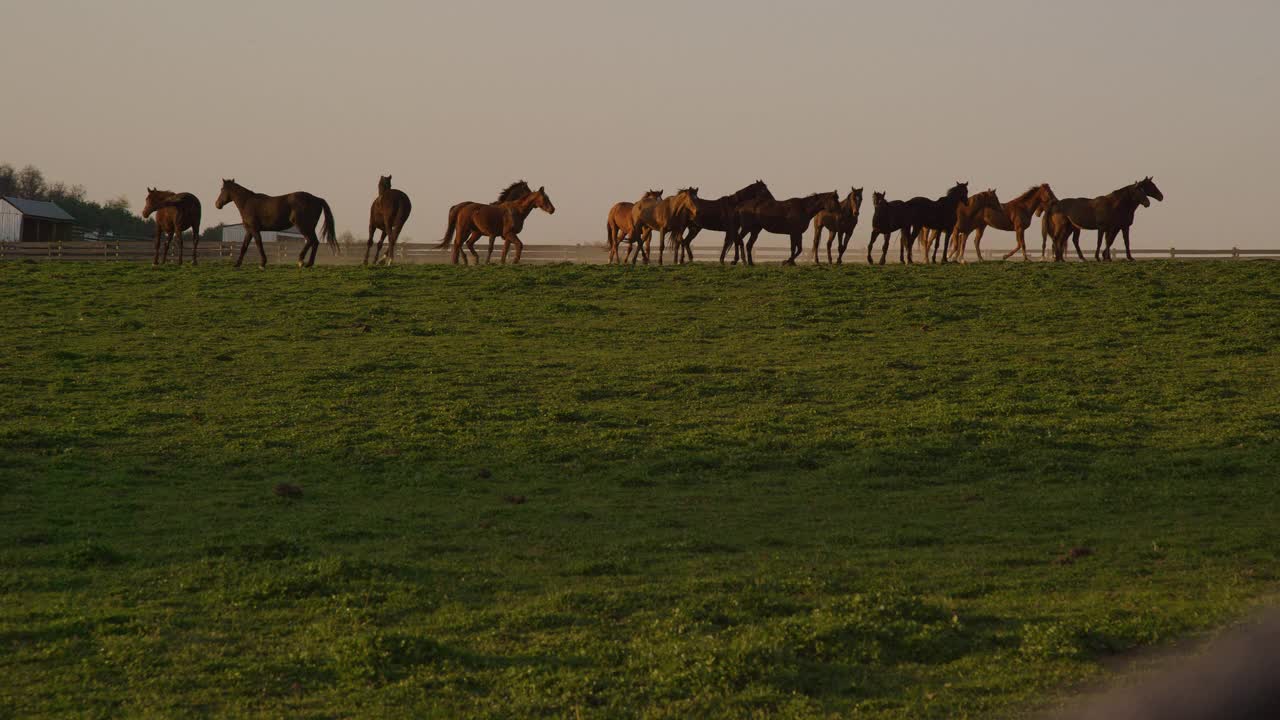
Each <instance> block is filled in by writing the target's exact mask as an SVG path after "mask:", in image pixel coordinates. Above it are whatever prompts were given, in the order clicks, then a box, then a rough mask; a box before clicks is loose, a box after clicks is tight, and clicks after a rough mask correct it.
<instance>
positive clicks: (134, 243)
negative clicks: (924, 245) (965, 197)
mask: <svg viewBox="0 0 1280 720" xmlns="http://www.w3.org/2000/svg"><path fill="white" fill-rule="evenodd" d="M265 249H266V252H267V262H268V263H270V264H274V265H282V264H283V265H291V264H294V263H296V262H297V258H298V253H299V252H300V251H301V249H302V246H301V244H300V243H294V242H278V243H269V244H267V245H266V248H265ZM985 250H986V252H985V256H986V257H987V258H988V260H990V259H991V258H992V257H996V258H998V257H999V256H1001V255H1003V254H1004V252H1007V250H1005V249H1000V248H990V247H988V248H985ZM191 251H192V246H191V242H190V241H188V242H187V243H186V247H185V252H184V259H185V260H186V261H188V262H189V261H190V259H191ZM501 251H502V248H501V247H500V246H499V248H498V250H497V252H495V253H494V261H495V262H496V261H497V259H498V258H499V257H500V253H501ZM154 252H155V246H154V245H153V244H152V242H151V241H150V240H131V239H108V240H72V241H68V242H48V243H36V242H0V261H14V260H18V261H22V260H26V261H53V260H60V261H72V262H151V261H152V258H153V256H154ZM239 252H240V247H239V245H233V244H232V243H224V242H202V243H200V248H199V258H200V261H201V262H228V261H232V260H235V258H236V256H237V255H238V254H239ZM694 252H695V257H696V259H697V260H698V261H699V262H718V261H719V259H720V254H719V247H718V246H715V247H713V244H711V243H708V244H706V245H703V246H701V247H699V246H697V245H695V247H694ZM810 252H811V251H810ZM176 254H177V248H176V247H175V248H173V250H172V251H171V253H170V262H172V261H173V260H174V259H176ZM876 254H877V255H878V254H879V253H878V252H877V253H876ZM1133 254H1134V256H1135V257H1138V258H1142V259H1175V260H1177V259H1185V260H1206V259H1226V260H1259V259H1277V260H1280V249H1258V248H1186V249H1180V248H1165V249H1155V248H1142V249H1135V250H1133ZM755 255H756V259H757V260H758V261H759V262H764V263H776V262H781V261H782V260H784V259H785V258H786V257H787V255H788V252H787V250H786V248H782V247H757V248H756V250H755ZM890 256H891V257H890V260H891V261H892V262H897V254H896V253H893V252H891V253H890ZM480 257H481V262H483V261H484V257H485V251H484V249H483V248H480ZM811 257H812V256H811V255H810V254H807V253H806V254H805V255H802V256H801V262H806V261H808V260H809V258H811ZM865 257H866V256H865V255H864V254H863V253H861V252H859V251H858V248H857V247H856V246H855V247H853V248H851V249H850V251H849V252H848V253H847V254H846V255H845V259H846V261H848V262H850V263H855V264H856V263H862V262H863V261H864V260H865ZM1032 257H1033V258H1035V257H1036V255H1035V254H1034V253H1033V255H1032ZM450 259H451V258H450V253H449V251H448V250H447V249H446V250H438V249H436V248H435V246H433V245H404V246H401V247H400V250H399V253H398V257H397V260H398V261H399V262H402V263H407V264H418V265H425V264H443V263H447V262H449V261H450ZM969 259H970V260H977V256H976V255H974V254H972V253H971V254H970V255H969ZM363 260H364V246H363V245H360V244H357V245H353V246H347V247H345V248H343V250H342V253H341V254H339V255H333V254H332V253H331V251H330V250H329V249H328V248H327V247H322V248H320V250H319V251H318V252H317V253H316V262H317V264H323V265H358V264H360V263H361V262H363ZM822 260H823V262H824V263H825V262H826V253H825V251H824V252H823V253H822ZM521 261H522V262H526V263H530V264H549V263H576V264H596V265H599V264H604V263H605V262H607V261H608V252H607V251H606V250H605V249H604V248H603V247H600V246H597V245H525V247H524V254H523V256H522V258H521ZM655 261H656V258H655ZM245 262H247V263H257V262H258V251H257V248H255V247H251V248H249V250H248V252H246V253H245Z"/></svg>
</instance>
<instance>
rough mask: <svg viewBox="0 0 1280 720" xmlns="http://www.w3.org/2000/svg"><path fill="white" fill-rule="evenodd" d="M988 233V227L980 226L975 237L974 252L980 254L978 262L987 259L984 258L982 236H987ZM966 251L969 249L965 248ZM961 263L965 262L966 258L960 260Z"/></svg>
mask: <svg viewBox="0 0 1280 720" xmlns="http://www.w3.org/2000/svg"><path fill="white" fill-rule="evenodd" d="M986 232H987V226H986V225H979V226H978V231H977V232H976V233H975V234H974V236H973V251H974V252H975V253H977V254H978V262H982V261H984V260H986V258H984V257H982V236H983V235H985V234H986ZM965 250H968V248H965ZM960 262H964V258H960Z"/></svg>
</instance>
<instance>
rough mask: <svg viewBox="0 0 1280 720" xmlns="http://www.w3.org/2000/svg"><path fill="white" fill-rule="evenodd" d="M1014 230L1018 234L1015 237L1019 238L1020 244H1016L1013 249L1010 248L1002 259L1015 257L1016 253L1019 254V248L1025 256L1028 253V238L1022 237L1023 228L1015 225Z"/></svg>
mask: <svg viewBox="0 0 1280 720" xmlns="http://www.w3.org/2000/svg"><path fill="white" fill-rule="evenodd" d="M1013 232H1014V235H1015V236H1016V238H1015V239H1016V240H1017V243H1018V244H1017V245H1014V246H1013V249H1012V250H1010V251H1009V252H1008V253H1006V254H1005V256H1004V257H1003V258H1001V259H1002V260H1008V259H1009V258H1011V257H1013V256H1014V255H1017V254H1018V251H1019V250H1021V251H1022V254H1023V256H1024V257H1025V256H1026V254H1027V246H1026V240H1025V238H1023V237H1022V229H1021V228H1019V227H1017V226H1014V228H1013Z"/></svg>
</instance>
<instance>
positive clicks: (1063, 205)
mask: <svg viewBox="0 0 1280 720" xmlns="http://www.w3.org/2000/svg"><path fill="white" fill-rule="evenodd" d="M1153 197H1154V198H1155V199H1157V200H1160V201H1163V200H1164V193H1162V192H1160V188H1158V187H1156V184H1155V182H1154V181H1153V180H1152V179H1151V178H1146V179H1145V180H1139V181H1138V182H1136V183H1134V184H1132V185H1126V186H1125V187H1122V188H1120V189H1119V190H1115V191H1113V192H1111V193H1108V194H1106V195H1100V196H1098V197H1096V198H1092V199H1086V198H1070V199H1066V200H1059V201H1058V204H1057V206H1056V211H1057V212H1059V213H1061V214H1063V215H1065V216H1066V217H1067V219H1068V220H1070V221H1071V224H1072V226H1073V230H1072V233H1071V239H1072V242H1074V243H1075V245H1076V248H1077V252H1078V251H1079V246H1080V233H1081V232H1082V231H1084V230H1097V231H1098V247H1097V249H1096V250H1095V251H1094V254H1093V257H1094V260H1099V261H1101V260H1110V259H1111V243H1113V242H1115V239H1116V235H1117V234H1119V233H1121V232H1123V233H1124V247H1125V255H1126V256H1127V257H1128V259H1129V260H1133V254H1132V253H1131V252H1130V250H1129V228H1130V227H1131V226H1132V225H1133V219H1134V215H1135V214H1136V212H1137V209H1138V206H1139V205H1141V206H1142V207H1151V200H1150V198H1153ZM1104 238H1105V239H1106V240H1107V249H1106V252H1105V253H1103V252H1102V243H1103V240H1104Z"/></svg>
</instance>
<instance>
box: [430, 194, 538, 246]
mask: <svg viewBox="0 0 1280 720" xmlns="http://www.w3.org/2000/svg"><path fill="white" fill-rule="evenodd" d="M532 194H533V188H531V187H529V183H527V182H525V181H524V180H517V181H515V182H513V183H511V184H510V185H508V186H507V187H506V188H504V189H503V191H502V192H500V193H498V199H497V200H494V201H493V204H494V205H498V204H500V203H505V202H511V201H512V200H519V199H521V198H524V197H528V196H530V195H532ZM468 205H484V203H478V202H473V201H470V200H468V201H466V202H460V203H458V204H457V205H454V206H453V207H451V208H449V227H448V229H446V230H445V231H444V238H443V239H442V240H441V241H440V244H439V245H436V247H437V248H447V247H449V245H451V244H452V243H453V231H454V228H456V227H457V226H458V213H459V212H461V211H462V208H464V207H466V206H468ZM496 242H497V238H496V237H490V238H489V255H488V256H487V257H486V258H485V262H489V261H490V260H492V259H493V246H494V244H495V243H496ZM462 259H463V260H464V261H465V260H466V259H467V256H466V255H463V256H462Z"/></svg>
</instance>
